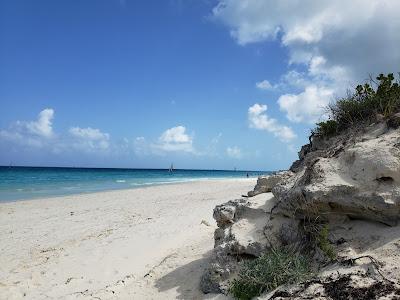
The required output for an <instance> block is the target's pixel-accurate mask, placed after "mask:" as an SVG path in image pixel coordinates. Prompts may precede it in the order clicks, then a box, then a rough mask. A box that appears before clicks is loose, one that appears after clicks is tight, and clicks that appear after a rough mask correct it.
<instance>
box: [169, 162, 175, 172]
mask: <svg viewBox="0 0 400 300" xmlns="http://www.w3.org/2000/svg"><path fill="white" fill-rule="evenodd" d="M173 171H174V164H173V163H171V166H170V167H169V170H168V172H170V173H172V172H173Z"/></svg>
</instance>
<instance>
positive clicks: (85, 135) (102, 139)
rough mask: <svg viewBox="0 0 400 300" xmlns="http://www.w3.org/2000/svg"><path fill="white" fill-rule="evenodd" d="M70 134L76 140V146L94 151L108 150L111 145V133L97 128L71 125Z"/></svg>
mask: <svg viewBox="0 0 400 300" xmlns="http://www.w3.org/2000/svg"><path fill="white" fill-rule="evenodd" d="M69 134H70V135H71V136H72V137H73V138H74V139H75V140H76V142H75V143H74V145H75V147H76V148H80V149H83V150H87V151H92V150H107V149H108V148H109V146H110V142H109V140H110V135H109V134H108V133H104V132H101V131H100V130H99V129H97V128H90V127H87V128H80V127H71V128H70V129H69Z"/></svg>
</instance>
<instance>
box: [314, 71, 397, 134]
mask: <svg viewBox="0 0 400 300" xmlns="http://www.w3.org/2000/svg"><path fill="white" fill-rule="evenodd" d="M376 80H377V81H376V82H375V81H372V80H371V83H370V84H369V83H366V84H364V85H358V86H357V87H356V89H355V92H354V93H352V94H349V95H348V96H347V97H345V98H342V99H339V100H338V101H336V102H334V103H332V104H330V105H329V106H328V115H329V119H328V120H327V121H325V122H320V123H318V124H317V127H316V128H315V129H314V130H313V133H314V134H315V135H318V136H324V137H330V136H333V135H335V134H337V133H339V132H341V131H343V130H345V129H347V128H350V127H352V126H354V125H355V124H357V123H371V122H374V121H376V119H377V116H378V115H382V116H383V117H390V116H391V115H393V114H394V113H396V112H398V111H399V110H400V78H397V79H395V76H394V75H393V74H392V73H390V74H388V75H386V76H385V75H383V74H380V75H379V76H378V77H377V78H376ZM374 87H375V88H374Z"/></svg>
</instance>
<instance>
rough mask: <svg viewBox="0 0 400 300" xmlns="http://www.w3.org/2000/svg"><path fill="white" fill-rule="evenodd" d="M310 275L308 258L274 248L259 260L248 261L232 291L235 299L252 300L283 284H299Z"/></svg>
mask: <svg viewBox="0 0 400 300" xmlns="http://www.w3.org/2000/svg"><path fill="white" fill-rule="evenodd" d="M310 273H311V269H310V261H309V259H308V258H306V257H304V256H302V255H301V254H299V253H295V252H293V251H289V250H286V249H274V250H271V251H269V252H267V253H265V254H264V255H263V256H261V257H259V258H256V259H253V260H249V261H245V262H244V263H243V266H242V268H241V269H240V271H239V275H238V278H237V279H234V280H233V281H232V282H231V285H230V289H229V291H230V293H231V294H232V295H233V296H234V297H235V298H236V299H241V300H247V299H252V298H253V297H256V296H259V295H261V293H263V292H265V291H272V290H274V289H275V288H277V287H278V286H280V285H282V284H293V283H296V282H300V281H302V280H304V279H306V278H307V277H309V275H310Z"/></svg>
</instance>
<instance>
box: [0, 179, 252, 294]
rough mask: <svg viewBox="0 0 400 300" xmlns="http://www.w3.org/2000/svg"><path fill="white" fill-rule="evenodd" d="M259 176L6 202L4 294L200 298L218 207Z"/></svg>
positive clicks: (0, 230) (0, 217) (1, 238)
mask: <svg viewBox="0 0 400 300" xmlns="http://www.w3.org/2000/svg"><path fill="white" fill-rule="evenodd" d="M255 182H256V179H255V178H249V179H247V178H241V179H238V178H233V179H224V180H222V179H215V180H203V181H193V182H185V183H177V184H168V185H158V186H151V187H142V188H135V189H125V190H112V191H103V192H98V193H90V194H79V195H71V196H62V197H51V198H44V199H29V200H20V201H14V202H6V203H2V204H1V205H0V245H1V246H0V248H1V249H0V251H2V256H1V257H0V265H1V266H2V267H1V272H0V294H1V295H2V297H6V298H7V299H20V298H22V297H24V295H25V296H26V297H28V298H31V299H43V298H46V297H50V298H60V299H75V298H80V299H81V298H90V299H92V298H95V297H100V298H101V299H115V298H118V299H132V298H134V299H174V298H181V299H201V298H203V297H204V295H203V294H202V293H201V291H200V289H199V279H200V276H201V274H202V271H203V270H204V268H205V267H206V266H207V263H208V260H209V255H210V253H211V250H212V249H213V246H214V245H213V238H212V236H213V232H214V230H215V228H216V224H215V221H214V220H213V217H212V212H213V208H214V207H215V206H216V205H218V204H222V203H224V202H226V201H229V200H232V199H237V198H240V197H241V195H242V194H244V193H246V192H247V191H248V190H250V189H252V188H253V187H254V184H255ZM38 200H39V201H38ZM207 297H208V296H207ZM212 297H213V296H210V297H209V299H211V298H212ZM215 297H217V298H218V299H223V298H221V297H222V296H215Z"/></svg>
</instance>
